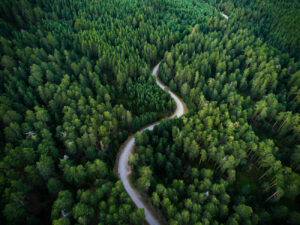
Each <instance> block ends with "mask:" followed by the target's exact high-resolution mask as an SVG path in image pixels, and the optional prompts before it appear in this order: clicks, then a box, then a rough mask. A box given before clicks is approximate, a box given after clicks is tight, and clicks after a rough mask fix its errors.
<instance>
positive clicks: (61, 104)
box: [0, 0, 214, 224]
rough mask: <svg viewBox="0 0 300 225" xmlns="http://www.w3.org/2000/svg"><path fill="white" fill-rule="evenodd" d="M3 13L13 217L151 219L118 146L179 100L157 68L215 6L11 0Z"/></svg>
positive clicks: (4, 147) (4, 200)
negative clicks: (131, 188)
mask: <svg viewBox="0 0 300 225" xmlns="http://www.w3.org/2000/svg"><path fill="white" fill-rule="evenodd" d="M195 5H197V7H196V8H194V6H195ZM0 14H1V15H0V118H1V119H0V127H1V130H0V146H1V147H0V195H1V200H0V211H1V213H0V220H1V223H4V224H51V223H52V224H95V223H96V224H97V223H99V224H143V223H144V212H143V210H137V209H136V207H135V206H134V205H133V203H132V202H131V201H130V199H129V197H128V195H127V194H126V192H125V191H124V189H123V187H122V185H121V183H120V182H119V181H117V178H116V177H115V175H114V174H113V166H114V162H115V159H116V153H117V151H118V149H119V147H120V144H121V143H122V142H123V141H124V140H126V138H127V137H128V135H129V134H130V133H132V132H134V131H136V130H137V129H139V128H141V127H142V126H144V125H146V124H148V123H151V122H153V121H156V120H158V119H160V118H162V117H163V116H165V115H169V114H170V113H171V111H172V110H173V108H174V103H173V102H172V101H171V99H170V97H169V95H168V94H166V93H164V92H163V91H162V90H159V88H158V87H157V86H156V84H155V82H154V78H153V77H152V75H151V71H150V68H151V66H152V65H154V64H155V63H157V62H158V61H159V60H160V58H161V57H162V56H163V53H164V52H165V51H166V50H167V49H169V48H170V47H171V46H172V45H174V44H175V43H177V42H178V41H179V40H181V39H182V37H183V36H184V35H185V34H186V33H187V32H188V28H189V27H190V26H191V25H194V24H196V23H200V22H201V21H205V20H206V19H207V16H211V15H213V14H214V10H213V7H212V6H210V5H208V4H204V3H203V2H202V3H201V4H200V3H199V2H197V1H191V2H189V1H178V2H173V1H169V0H165V1H155V2H152V1H127V0H126V1H123V0H118V1H99V0H94V1H90V0H64V1H61V0H54V1H47V0H41V1H36V0H12V1H10V0H4V1H1V3H0Z"/></svg>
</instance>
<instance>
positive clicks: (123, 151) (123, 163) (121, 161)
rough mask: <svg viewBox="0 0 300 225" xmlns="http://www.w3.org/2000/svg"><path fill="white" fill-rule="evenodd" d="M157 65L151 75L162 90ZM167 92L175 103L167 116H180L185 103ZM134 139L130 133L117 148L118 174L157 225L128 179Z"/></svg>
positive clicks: (149, 210)
mask: <svg viewBox="0 0 300 225" xmlns="http://www.w3.org/2000/svg"><path fill="white" fill-rule="evenodd" d="M159 65H160V63H159V64H157V65H156V66H155V67H154V69H153V71H152V75H153V76H155V78H156V83H157V85H158V86H159V87H160V88H161V89H163V90H164V89H165V87H166V86H165V85H164V84H163V83H162V82H161V81H160V79H159V78H158V75H157V74H158V69H159ZM168 92H169V94H170V95H171V97H172V98H173V100H174V101H175V103H176V110H175V112H174V113H173V115H172V116H170V117H169V118H173V117H180V116H182V115H183V114H185V113H186V112H187V111H188V110H187V107H186V105H185V103H184V102H183V101H182V100H181V99H180V98H178V97H177V96H176V95H175V94H174V93H173V92H172V91H168ZM157 124H159V121H158V122H156V123H154V124H151V125H149V126H147V127H146V128H143V129H142V130H140V132H143V131H145V130H153V128H154V127H155V125H157ZM134 141H135V138H134V135H131V136H130V137H129V138H128V139H127V140H126V142H125V143H124V144H123V145H122V146H121V148H120V150H119V157H118V160H117V163H118V175H119V177H120V179H121V181H122V183H123V186H124V188H125V190H126V191H127V193H128V194H129V196H130V198H131V199H132V201H133V202H134V203H135V204H136V206H137V207H138V208H143V209H144V212H145V216H146V221H147V222H148V223H149V224H150V225H159V224H160V222H159V220H158V219H157V217H156V216H155V215H154V212H153V210H152V209H151V208H150V206H149V205H148V204H147V203H145V201H144V200H143V197H142V196H141V194H140V193H139V192H138V190H136V188H135V187H134V186H133V184H132V183H131V181H130V174H131V167H130V166H129V165H128V159H129V156H130V155H131V154H132V153H133V151H134Z"/></svg>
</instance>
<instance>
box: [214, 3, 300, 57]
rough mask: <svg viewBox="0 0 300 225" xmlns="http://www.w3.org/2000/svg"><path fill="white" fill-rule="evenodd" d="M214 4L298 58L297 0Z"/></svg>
mask: <svg viewBox="0 0 300 225" xmlns="http://www.w3.org/2000/svg"><path fill="white" fill-rule="evenodd" d="M213 4H214V5H215V6H216V7H217V8H219V9H220V10H221V11H223V12H225V13H226V14H228V15H230V19H233V20H235V22H236V23H239V24H240V25H241V26H248V27H249V26H251V29H252V30H253V31H254V33H255V34H256V35H258V36H260V37H262V38H263V39H265V40H266V41H267V42H268V43H270V44H271V45H273V46H274V47H276V48H279V49H280V50H282V51H284V52H286V53H289V54H291V56H293V57H295V58H297V59H298V60H299V59H300V58H299V52H300V31H299V26H300V22H299V21H300V15H299V9H300V3H299V1H297V0H287V1H276V0H266V1H259V0H253V1H248V0H214V1H213Z"/></svg>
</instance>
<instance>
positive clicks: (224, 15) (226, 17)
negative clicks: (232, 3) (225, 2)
mask: <svg viewBox="0 0 300 225" xmlns="http://www.w3.org/2000/svg"><path fill="white" fill-rule="evenodd" d="M221 15H222V16H223V17H224V18H225V19H226V20H228V16H227V15H226V14H224V13H222V12H221Z"/></svg>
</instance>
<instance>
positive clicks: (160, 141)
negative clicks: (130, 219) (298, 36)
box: [130, 9, 300, 225]
mask: <svg viewBox="0 0 300 225" xmlns="http://www.w3.org/2000/svg"><path fill="white" fill-rule="evenodd" d="M240 10H241V9H240ZM242 10H243V9H242ZM236 12H239V9H236ZM238 15H239V14H238ZM240 24H241V22H238V21H237V18H236V19H235V20H234V19H229V20H226V19H224V18H222V17H221V16H220V17H216V18H211V19H209V20H208V21H207V23H202V24H197V25H196V26H194V27H193V28H191V29H190V34H189V35H187V36H186V37H185V38H184V40H183V41H181V42H180V43H178V44H176V45H175V46H174V47H173V48H172V49H171V50H170V51H168V52H166V53H165V56H164V60H163V62H162V63H161V66H160V71H159V76H160V78H161V79H162V80H163V82H165V83H166V84H167V85H168V86H169V87H170V88H171V89H172V90H174V91H175V92H176V93H178V94H179V95H180V96H181V97H182V98H183V99H184V101H185V102H187V104H188V107H189V109H190V112H189V114H188V115H187V116H186V117H185V118H183V119H181V120H175V121H168V122H165V123H163V124H161V125H159V126H158V127H156V128H155V129H154V131H153V132H144V133H142V134H138V135H137V136H136V144H137V146H138V147H137V149H136V153H135V154H134V155H133V156H132V157H131V158H130V163H131V165H133V167H134V180H135V183H136V186H137V187H138V188H139V189H140V190H142V191H145V192H147V193H148V195H149V197H151V200H152V204H153V205H154V206H155V207H157V208H158V209H159V210H160V211H162V212H163V214H162V215H163V216H164V217H165V219H166V220H167V221H168V223H170V224H228V225H229V224H299V217H300V214H299V202H298V200H297V199H298V198H299V195H300V176H299V169H300V168H299V162H300V161H299V144H300V136H299V135H300V132H299V127H300V124H299V115H300V114H299V109H300V108H299V101H298V97H299V72H298V71H299V68H300V63H299V61H298V57H296V58H293V57H292V56H294V55H293V54H294V53H292V52H291V55H290V54H286V53H283V52H282V49H281V48H280V49H277V48H274V47H272V45H273V44H272V43H271V42H269V41H267V42H265V41H264V39H261V38H259V37H258V36H256V33H255V29H254V28H253V26H252V25H251V24H249V23H244V25H243V26H240ZM274 26H275V25H274ZM144 171H148V172H147V173H145V172H144ZM224 198H225V199H224Z"/></svg>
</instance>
